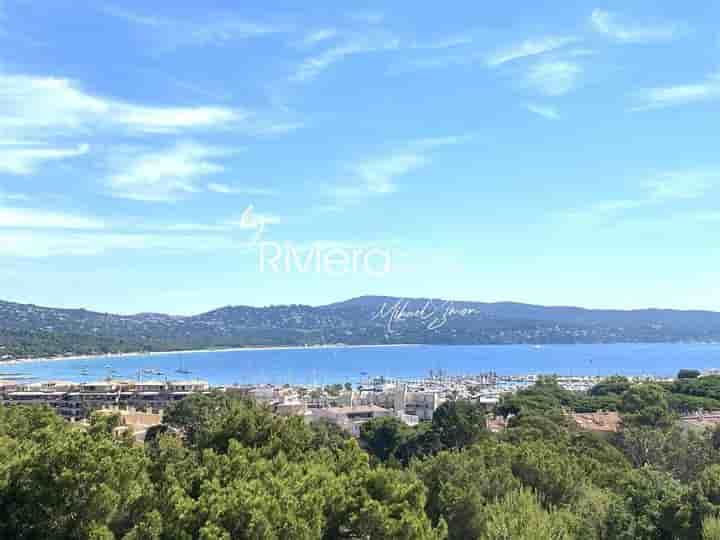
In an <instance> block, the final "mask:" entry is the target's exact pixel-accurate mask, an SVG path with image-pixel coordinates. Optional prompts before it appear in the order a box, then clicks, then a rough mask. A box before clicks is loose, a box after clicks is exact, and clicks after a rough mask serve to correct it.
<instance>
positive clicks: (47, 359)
mask: <svg viewBox="0 0 720 540" xmlns="http://www.w3.org/2000/svg"><path fill="white" fill-rule="evenodd" d="M419 346H420V344H417V343H388V344H368V345H311V346H308V347H305V346H302V345H271V346H269V347H258V346H249V347H227V348H221V349H182V350H177V351H152V352H128V353H108V354H85V355H82V354H80V355H73V356H52V357H37V358H14V359H12V360H4V361H2V362H0V368H1V367H2V366H13V365H23V364H33V363H38V362H62V361H66V360H100V359H103V358H105V359H109V358H133V357H136V356H165V355H175V354H197V353H221V352H243V351H279V350H313V349H367V348H378V347H419Z"/></svg>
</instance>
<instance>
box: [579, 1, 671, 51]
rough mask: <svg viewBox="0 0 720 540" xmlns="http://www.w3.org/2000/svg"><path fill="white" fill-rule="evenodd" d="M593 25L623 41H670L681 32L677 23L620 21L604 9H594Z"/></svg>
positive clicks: (597, 29)
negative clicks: (649, 23)
mask: <svg viewBox="0 0 720 540" xmlns="http://www.w3.org/2000/svg"><path fill="white" fill-rule="evenodd" d="M590 23H591V25H592V27H593V28H594V29H595V30H596V31H597V32H600V33H601V34H604V35H606V36H608V37H610V38H611V39H613V40H615V41H618V42H621V43H650V42H654V41H668V40H671V39H673V38H675V37H677V36H678V34H680V33H681V31H682V30H681V27H680V26H678V25H676V24H671V23H662V24H653V25H647V24H645V25H643V24H638V23H630V22H622V21H619V20H618V18H617V16H616V15H614V14H613V13H610V12H609V11H605V10H603V9H594V10H593V12H592V14H591V15H590Z"/></svg>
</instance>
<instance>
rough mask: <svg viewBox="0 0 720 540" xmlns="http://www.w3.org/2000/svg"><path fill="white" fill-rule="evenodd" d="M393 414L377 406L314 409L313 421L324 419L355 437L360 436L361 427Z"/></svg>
mask: <svg viewBox="0 0 720 540" xmlns="http://www.w3.org/2000/svg"><path fill="white" fill-rule="evenodd" d="M392 414H393V412H392V411H391V410H389V409H385V408H383V407H378V406H377V405H357V406H354V407H328V408H327V409H312V418H311V420H319V419H321V418H324V419H326V420H328V421H330V422H332V423H333V424H335V425H337V426H340V427H341V428H343V429H345V430H347V431H349V432H350V434H351V435H352V436H353V437H359V436H360V426H361V425H363V424H364V423H366V422H369V421H370V420H372V419H373V418H380V417H382V416H392Z"/></svg>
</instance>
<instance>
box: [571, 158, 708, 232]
mask: <svg viewBox="0 0 720 540" xmlns="http://www.w3.org/2000/svg"><path fill="white" fill-rule="evenodd" d="M717 186H720V170H715V169H691V170H679V171H667V172H663V173H660V174H657V175H655V176H653V177H652V178H650V179H648V180H645V181H644V182H642V183H641V185H640V187H641V190H642V193H641V195H640V196H638V197H636V198H626V199H614V200H605V201H599V202H597V203H594V204H591V205H589V206H587V207H585V208H580V209H576V210H572V211H571V212H569V213H568V214H567V215H566V217H568V218H570V219H573V220H576V221H578V222H582V223H585V224H600V223H605V222H609V221H614V220H617V219H620V218H621V217H623V216H624V215H625V214H626V213H628V212H630V211H636V210H642V209H652V208H655V207H658V206H664V205H669V204H671V203H678V202H682V201H691V200H700V199H702V198H703V197H704V196H705V195H706V194H707V193H708V191H709V190H711V189H713V188H715V187H717Z"/></svg>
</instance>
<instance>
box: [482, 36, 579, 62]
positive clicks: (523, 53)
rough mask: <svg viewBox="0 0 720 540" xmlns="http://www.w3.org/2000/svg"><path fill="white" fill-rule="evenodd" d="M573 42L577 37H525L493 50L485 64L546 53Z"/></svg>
mask: <svg viewBox="0 0 720 540" xmlns="http://www.w3.org/2000/svg"><path fill="white" fill-rule="evenodd" d="M575 42H577V38H575V37H572V36H545V37H542V38H536V39H527V40H525V41H522V42H520V43H516V44H514V45H511V46H510V47H507V48H505V49H502V50H500V51H497V52H495V53H494V54H492V55H491V56H490V57H489V58H487V64H488V66H490V67H497V66H500V65H502V64H505V63H507V62H512V61H513V60H519V59H521V58H528V57H532V56H538V55H541V54H544V53H548V52H550V51H554V50H556V49H560V48H562V47H565V46H566V45H569V44H571V43H575Z"/></svg>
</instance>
